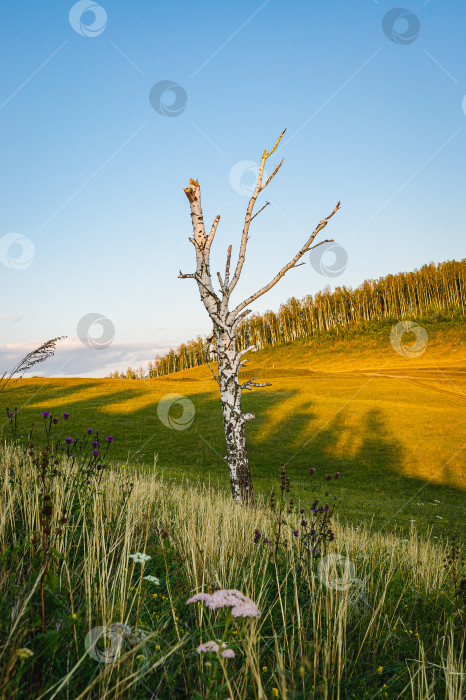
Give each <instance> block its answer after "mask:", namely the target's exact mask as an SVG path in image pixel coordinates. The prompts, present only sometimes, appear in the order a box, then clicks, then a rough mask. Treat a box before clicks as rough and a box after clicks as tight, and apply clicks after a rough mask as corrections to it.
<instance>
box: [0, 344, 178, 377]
mask: <svg viewBox="0 0 466 700" xmlns="http://www.w3.org/2000/svg"><path fill="white" fill-rule="evenodd" d="M43 342H44V341H43V340H39V341H37V342H35V343H27V344H25V343H10V344H8V345H5V346H3V347H0V375H1V374H3V372H5V371H10V370H11V369H12V368H13V367H14V366H15V365H16V364H18V362H19V361H20V360H21V358H23V357H24V356H25V355H26V354H27V353H28V352H31V350H34V349H35V348H37V347H38V346H39V345H41V343H43ZM168 349H169V346H168V345H163V346H162V345H160V344H159V345H158V344H156V343H153V342H143V343H112V344H111V345H109V346H108V347H106V348H100V349H96V348H89V347H87V346H85V345H83V343H81V341H80V340H78V339H76V338H65V339H64V340H61V341H59V342H58V344H57V350H56V352H55V355H54V356H53V357H51V358H49V359H48V360H46V361H45V362H43V363H41V364H38V365H36V367H34V368H33V369H32V370H31V371H30V372H28V373H27V375H26V376H41V377H57V378H58V377H106V376H107V375H108V374H109V373H110V372H112V371H114V370H118V371H119V372H121V371H125V370H126V369H127V368H128V367H133V369H137V368H138V367H140V366H141V365H142V366H143V367H144V368H146V365H147V363H148V362H149V361H150V360H153V359H154V357H155V355H156V354H163V353H164V352H166V351H167V350H168Z"/></svg>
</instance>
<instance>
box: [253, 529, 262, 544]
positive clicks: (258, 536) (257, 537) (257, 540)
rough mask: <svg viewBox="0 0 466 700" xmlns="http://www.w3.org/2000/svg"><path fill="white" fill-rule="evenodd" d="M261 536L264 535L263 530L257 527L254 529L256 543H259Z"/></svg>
mask: <svg viewBox="0 0 466 700" xmlns="http://www.w3.org/2000/svg"><path fill="white" fill-rule="evenodd" d="M261 537H262V534H261V531H260V530H257V529H256V530H254V544H257V542H259V540H260V539H261Z"/></svg>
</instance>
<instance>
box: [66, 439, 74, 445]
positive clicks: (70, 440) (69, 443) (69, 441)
mask: <svg viewBox="0 0 466 700" xmlns="http://www.w3.org/2000/svg"><path fill="white" fill-rule="evenodd" d="M65 442H66V444H67V445H71V443H72V442H73V438H72V437H67V438H65Z"/></svg>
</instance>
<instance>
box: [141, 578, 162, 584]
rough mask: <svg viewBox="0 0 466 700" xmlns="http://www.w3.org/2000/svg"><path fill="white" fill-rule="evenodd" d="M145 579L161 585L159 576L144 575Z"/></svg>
mask: <svg viewBox="0 0 466 700" xmlns="http://www.w3.org/2000/svg"><path fill="white" fill-rule="evenodd" d="M143 578H144V581H150V582H151V583H155V585H156V586H160V580H159V579H158V578H157V576H143Z"/></svg>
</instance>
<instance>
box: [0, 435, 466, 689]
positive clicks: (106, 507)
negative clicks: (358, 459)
mask: <svg viewBox="0 0 466 700" xmlns="http://www.w3.org/2000/svg"><path fill="white" fill-rule="evenodd" d="M1 464H2V473H1V486H0V488H1V493H2V501H3V507H2V509H1V511H0V539H1V541H2V543H3V547H2V554H1V564H2V567H1V571H2V573H1V576H0V608H1V609H0V638H1V640H2V644H1V647H0V696H1V697H2V698H21V699H28V700H29V699H30V698H31V699H32V698H34V699H39V698H44V699H45V698H47V699H48V700H53V699H54V698H73V699H76V700H78V699H79V700H81V699H83V698H99V699H104V698H105V699H107V698H108V699H114V698H121V699H123V698H125V699H126V698H137V699H138V700H141V699H146V698H147V699H149V698H196V699H201V698H220V699H222V700H226V699H227V698H234V699H239V698H242V699H244V700H246V699H249V698H258V699H261V700H263V699H265V698H289V699H291V698H293V699H297V698H318V699H320V698H324V699H327V698H328V699H330V698H341V699H345V700H346V699H347V698H348V699H349V698H358V699H359V698H364V699H367V700H369V699H370V698H378V697H380V698H393V699H395V698H413V699H414V698H415V699H416V700H421V699H424V698H445V699H446V700H460V699H462V698H464V690H465V674H464V657H463V656H462V654H463V651H464V635H465V630H466V628H465V619H464V604H465V602H466V588H465V585H466V580H464V581H463V582H462V579H461V571H464V559H463V560H462V559H461V554H460V551H459V549H458V550H457V549H455V548H453V549H452V547H451V545H449V546H447V547H445V546H444V547H441V546H440V545H439V544H436V543H434V542H432V540H429V539H428V538H424V537H421V536H419V535H418V534H417V533H416V532H415V530H414V528H412V529H411V532H410V534H409V535H408V537H404V538H401V537H398V536H396V535H394V534H392V533H387V534H382V533H380V532H379V533H377V532H375V531H373V530H370V529H369V528H367V527H366V526H361V527H360V528H356V527H348V526H345V525H343V524H342V523H340V522H339V521H338V518H337V517H335V516H334V517H333V519H332V521H331V524H332V528H333V530H332V531H333V533H334V539H333V540H332V539H331V538H330V540H328V541H327V542H323V541H322V540H321V542H320V545H318V549H319V550H320V554H319V556H317V555H315V553H314V552H313V553H312V554H311V555H309V553H308V552H307V551H306V545H304V547H303V544H304V543H303V539H302V534H303V533H304V532H305V530H306V526H305V525H303V519H304V518H308V519H311V518H315V520H316V521H317V520H318V519H319V515H318V514H317V515H312V511H310V510H309V509H304V512H302V511H299V512H298V509H297V508H296V507H291V505H290V498H291V497H292V492H293V483H292V482H291V490H290V492H289V493H288V492H287V491H286V489H285V490H284V492H283V494H282V495H283V496H284V500H285V501H286V503H285V504H284V505H283V508H284V509H286V515H283V516H282V517H281V520H282V524H281V526H279V528H280V537H279V540H278V544H277V537H276V535H274V533H276V532H277V526H276V523H277V520H278V518H277V509H279V508H280V507H281V506H280V504H279V503H277V504H276V506H275V511H274V510H272V509H271V507H270V505H267V504H266V503H259V504H258V506H257V507H256V508H245V507H238V506H235V505H234V504H233V502H232V499H231V498H230V496H229V494H228V493H225V492H224V491H223V490H216V489H214V488H212V487H210V488H208V487H198V488H196V487H193V486H192V485H191V484H189V485H188V484H187V483H185V484H179V485H173V484H172V483H170V482H167V481H165V480H164V479H163V477H162V476H161V474H160V473H159V472H158V471H157V470H155V471H154V472H153V473H152V475H151V476H150V477H149V476H148V475H143V474H141V475H139V476H135V477H133V478H132V479H131V481H129V480H128V479H127V478H126V476H125V474H124V473H123V472H122V470H121V469H118V470H114V469H108V470H105V471H104V473H103V474H102V472H99V471H95V470H94V471H92V469H91V470H90V471H89V470H87V471H86V470H83V468H82V464H81V466H80V461H79V460H75V461H74V462H73V460H71V459H70V458H68V457H66V455H64V456H62V457H61V458H59V459H58V460H57V461H56V462H55V461H52V460H51V459H49V456H47V451H46V450H45V451H39V450H38V449H36V447H34V448H33V449H29V451H28V452H26V453H25V452H24V451H23V450H20V449H18V448H14V447H8V448H6V449H3V450H2V460H1ZM82 477H84V478H82ZM314 477H316V479H317V480H316V482H315V488H316V491H317V492H320V493H321V495H322V501H321V503H324V500H327V498H326V497H325V496H324V491H325V490H327V491H328V490H329V489H328V486H326V485H325V483H326V482H325V479H322V478H319V477H318V475H317V473H316V474H315V475H314ZM276 492H277V495H280V491H279V489H276ZM332 493H333V491H332ZM329 496H331V493H330V494H329ZM330 502H333V501H331V500H330ZM323 510H324V512H325V509H323ZM304 522H305V521H304ZM274 523H275V527H274ZM297 528H299V531H298V530H297ZM297 533H298V534H297ZM266 534H267V535H270V537H271V538H272V539H270V537H266V536H265V535H266ZM268 540H269V542H270V543H269V542H268ZM43 571H45V575H44V576H43V575H42V572H43ZM463 576H464V574H463ZM216 591H217V592H218V591H223V592H222V593H220V594H219V593H217V594H216V595H217V598H216V600H217V601H218V603H217V605H214V606H211V607H208V605H207V602H208V601H209V600H210V596H209V595H208V594H213V593H214V592H216ZM199 593H202V594H204V596H201V598H203V599H204V600H205V601H206V603H204V602H195V601H194V602H191V603H190V604H188V602H189V601H190V600H191V599H192V597H193V596H196V595H197V594H199ZM219 596H220V597H219ZM232 599H233V602H232ZM238 599H239V600H240V604H238V605H236V606H235V607H234V606H233V605H234V603H235V602H236V601H237V600H238ZM195 600H196V599H195ZM212 600H214V599H213V598H212ZM212 649H213V650H212ZM462 650H463V651H462Z"/></svg>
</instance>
